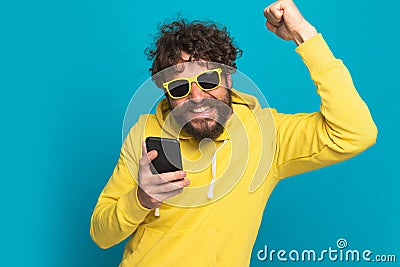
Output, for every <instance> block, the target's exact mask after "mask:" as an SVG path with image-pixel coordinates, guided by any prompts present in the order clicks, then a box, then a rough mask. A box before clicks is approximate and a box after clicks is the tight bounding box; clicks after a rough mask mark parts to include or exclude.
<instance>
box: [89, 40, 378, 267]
mask: <svg viewBox="0 0 400 267" xmlns="http://www.w3.org/2000/svg"><path fill="white" fill-rule="evenodd" d="M296 51H297V52H298V53H299V54H300V56H301V57H302V59H303V61H304V63H305V64H306V65H307V67H308V69H309V70H310V73H311V78H312V79H313V80H314V82H315V84H316V86H317V92H318V94H319V95H320V97H321V111H320V112H315V113H307V114H306V113H303V114H294V115H292V114H282V113H278V112H276V110H274V109H270V108H261V107H260V105H259V103H258V101H257V99H255V98H254V97H252V96H250V95H245V94H243V93H240V92H239V91H236V90H233V92H232V93H233V94H232V102H233V104H232V107H233V111H234V115H233V116H232V117H231V118H230V119H229V120H228V122H227V124H226V127H225V130H224V132H223V133H222V134H221V136H220V137H218V139H217V140H216V141H215V145H214V143H212V142H210V143H207V142H203V143H202V144H201V145H200V146H199V144H198V142H196V141H195V140H194V139H193V138H191V137H190V136H188V135H185V134H184V133H183V134H180V135H179V139H180V143H181V151H182V156H183V158H184V162H183V167H184V170H185V171H186V172H187V177H188V178H189V179H190V181H191V184H190V186H189V187H188V188H185V189H184V191H183V193H182V194H180V195H178V196H176V197H173V198H171V199H168V200H167V201H165V203H163V204H162V205H161V206H160V215H159V216H156V215H155V213H154V211H153V210H150V209H147V208H145V207H143V206H142V205H141V204H140V203H139V201H138V199H137V180H136V179H137V171H138V161H139V159H140V157H141V142H142V141H143V140H145V138H146V137H147V136H163V137H171V136H177V135H178V133H177V132H176V131H175V130H174V129H175V127H174V123H173V119H171V118H170V116H168V115H169V109H168V105H167V103H166V101H165V99H164V100H162V101H161V102H160V103H159V105H158V107H157V110H156V114H147V115H142V116H141V117H140V118H139V120H138V122H137V123H136V124H135V125H134V126H133V127H132V129H131V130H130V132H129V134H128V136H127V137H126V139H125V141H124V144H123V146H122V149H121V154H120V158H119V160H118V163H117V166H116V167H115V170H114V172H113V174H112V176H111V178H110V180H109V182H108V183H107V185H106V186H105V188H104V189H103V191H102V192H101V194H100V197H99V199H98V203H97V205H96V207H95V209H94V212H93V215H92V219H91V227H90V234H91V236H92V238H93V240H94V241H95V242H96V244H98V245H99V246H100V247H102V248H108V247H111V246H113V245H115V244H118V243H119V242H121V241H123V240H124V239H126V238H128V237H129V241H128V243H127V244H126V247H125V250H124V254H123V258H122V262H121V264H120V266H143V267H152V266H157V267H158V266H167V267H168V266H174V267H177V266H178V267H179V266H192V267H196V266H199V267H204V266H223V267H225V266H226V267H234V266H238V267H243V266H248V265H249V263H250V255H251V251H252V248H253V245H254V242H255V239H256V237H257V232H258V229H259V226H260V223H261V219H262V214H263V211H264V207H265V205H266V203H267V200H268V198H269V196H270V194H271V192H272V190H273V189H274V187H275V185H276V184H277V183H278V182H279V181H280V179H282V178H285V177H288V176H292V175H296V174H299V173H303V172H306V171H310V170H314V169H317V168H320V167H323V166H327V165H330V164H333V163H336V162H339V161H343V160H345V159H348V158H350V157H352V156H355V155H357V154H358V153H360V152H361V151H363V150H365V149H366V148H368V147H369V146H371V145H373V144H374V143H375V139H376V135H377V129H376V127H375V124H374V122H373V120H372V118H371V116H370V113H369V111H368V108H367V106H366V105H365V103H364V102H363V101H362V99H361V98H360V96H359V95H358V93H357V91H356V89H355V88H354V85H353V83H352V80H351V76H350V74H349V73H348V71H347V69H346V67H345V66H344V65H343V63H342V62H341V61H340V60H338V59H335V58H334V56H333V55H332V53H331V51H330V50H329V48H328V46H327V45H326V43H325V41H324V40H323V38H322V36H321V35H317V36H315V37H313V38H311V39H310V40H308V41H306V42H305V43H303V44H301V45H300V46H299V47H297V49H296Z"/></svg>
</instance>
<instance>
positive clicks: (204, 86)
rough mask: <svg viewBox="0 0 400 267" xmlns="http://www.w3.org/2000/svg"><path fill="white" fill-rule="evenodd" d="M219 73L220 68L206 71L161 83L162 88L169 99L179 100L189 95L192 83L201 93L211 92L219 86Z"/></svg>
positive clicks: (220, 71)
mask: <svg viewBox="0 0 400 267" xmlns="http://www.w3.org/2000/svg"><path fill="white" fill-rule="evenodd" d="M221 73H222V69H221V68H218V69H212V70H207V71H204V72H201V73H199V74H197V75H195V76H193V77H189V78H177V79H173V80H171V81H168V82H165V83H163V86H164V88H165V89H166V90H167V92H168V95H169V96H170V97H171V98H173V99H181V98H184V97H186V96H188V95H189V94H190V91H191V90H192V83H193V82H195V83H196V84H197V86H198V87H199V88H200V89H201V90H203V91H211V90H214V89H216V88H218V87H219V86H220V85H221Z"/></svg>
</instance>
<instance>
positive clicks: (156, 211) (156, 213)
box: [154, 208, 160, 217]
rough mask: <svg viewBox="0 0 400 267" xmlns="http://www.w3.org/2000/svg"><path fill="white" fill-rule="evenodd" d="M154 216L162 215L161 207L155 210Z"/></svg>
mask: <svg viewBox="0 0 400 267" xmlns="http://www.w3.org/2000/svg"><path fill="white" fill-rule="evenodd" d="M154 216H156V217H160V208H156V209H155V210H154Z"/></svg>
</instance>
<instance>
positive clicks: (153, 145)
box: [146, 137, 182, 174]
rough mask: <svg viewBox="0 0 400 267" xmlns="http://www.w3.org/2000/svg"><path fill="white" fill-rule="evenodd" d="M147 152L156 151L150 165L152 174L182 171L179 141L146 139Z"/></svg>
mask: <svg viewBox="0 0 400 267" xmlns="http://www.w3.org/2000/svg"><path fill="white" fill-rule="evenodd" d="M146 149H147V152H150V151H151V150H157V153H158V156H157V158H155V159H154V160H152V162H151V164H150V168H151V172H152V173H153V174H159V173H165V172H174V171H179V170H182V157H181V150H180V145H179V141H178V140H176V139H172V138H160V137H147V138H146Z"/></svg>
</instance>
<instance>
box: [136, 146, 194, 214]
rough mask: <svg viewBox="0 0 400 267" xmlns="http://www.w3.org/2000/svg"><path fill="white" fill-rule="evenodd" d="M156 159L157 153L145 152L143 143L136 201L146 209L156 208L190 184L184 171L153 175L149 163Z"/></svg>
mask: <svg viewBox="0 0 400 267" xmlns="http://www.w3.org/2000/svg"><path fill="white" fill-rule="evenodd" d="M156 157H157V151H156V150H152V151H150V152H147V149H146V144H145V142H143V143H142V157H141V158H140V160H139V172H138V183H139V187H138V199H139V201H140V204H142V206H143V207H146V208H148V209H154V208H158V207H159V206H160V205H161V203H162V202H163V201H164V200H165V199H167V198H170V197H173V196H176V195H178V194H180V193H182V191H183V188H185V187H186V186H188V185H189V184H190V181H189V179H186V173H185V172H184V171H176V172H166V173H161V174H153V173H152V172H151V169H150V162H151V161H152V160H153V159H155V158H156Z"/></svg>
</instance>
